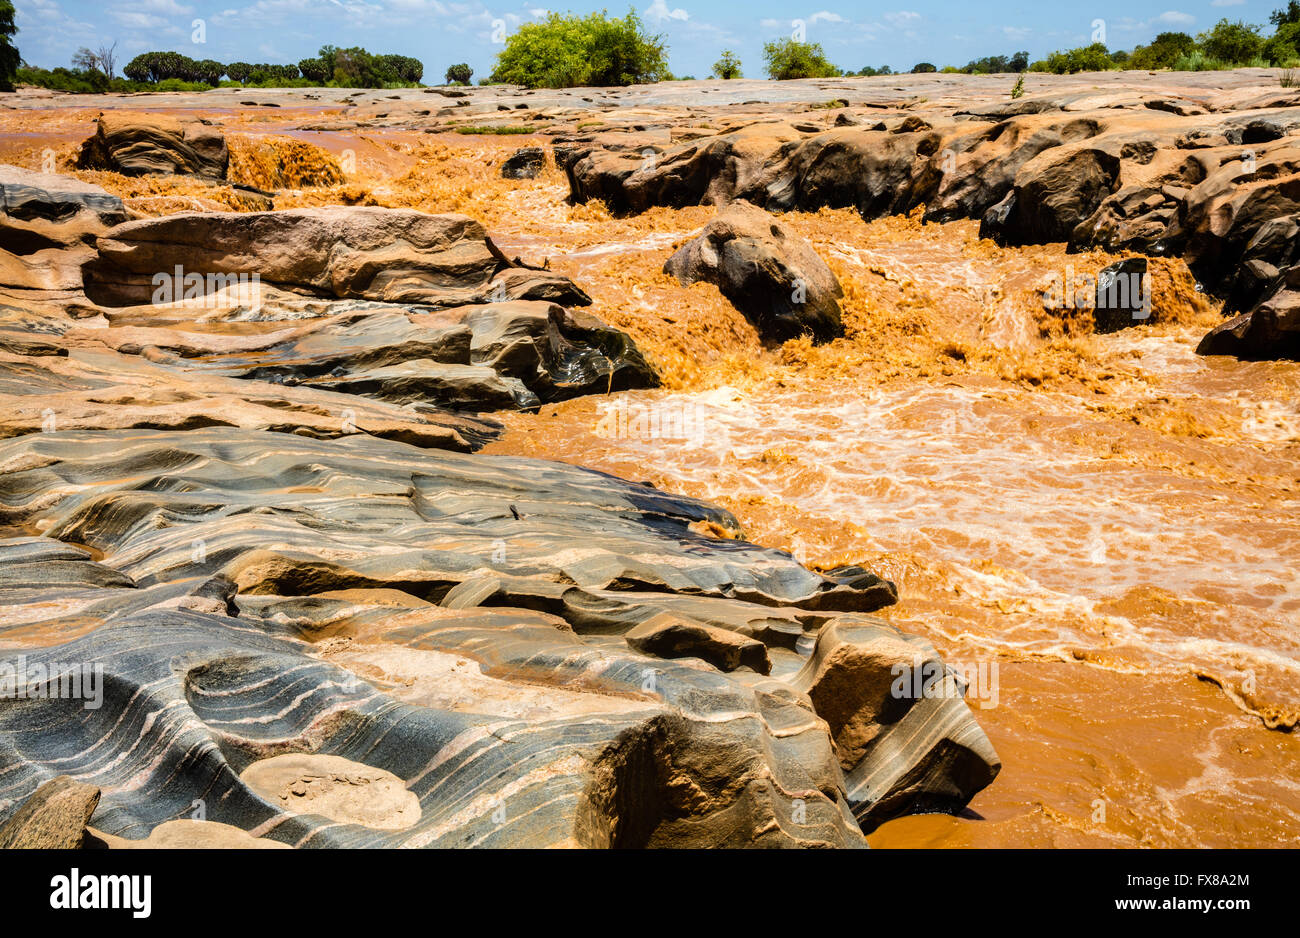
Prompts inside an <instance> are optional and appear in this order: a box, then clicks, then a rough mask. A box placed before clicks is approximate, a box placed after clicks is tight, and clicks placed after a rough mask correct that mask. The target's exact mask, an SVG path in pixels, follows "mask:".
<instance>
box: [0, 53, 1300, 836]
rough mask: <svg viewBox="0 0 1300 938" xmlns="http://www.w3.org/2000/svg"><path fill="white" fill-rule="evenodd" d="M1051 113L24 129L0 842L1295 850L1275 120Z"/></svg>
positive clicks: (735, 96)
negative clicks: (83, 689)
mask: <svg viewBox="0 0 1300 938" xmlns="http://www.w3.org/2000/svg"><path fill="white" fill-rule="evenodd" d="M1027 84H1028V85H1029V88H1028V93H1027V95H1026V97H1024V98H1022V99H1019V100H1018V101H1008V100H1007V98H1006V94H1005V89H1004V88H1002V87H1001V85H1000V84H998V83H997V82H996V81H994V80H993V79H992V78H991V77H988V76H963V75H911V76H902V77H898V76H895V77H890V78H888V79H883V78H882V79H865V78H864V79H845V80H822V81H811V80H810V81H796V82H781V83H763V82H745V81H733V82H727V83H725V84H723V83H705V82H700V83H691V82H687V83H673V86H672V87H669V86H665V85H660V86H651V87H644V88H641V87H634V88H630V89H620V90H617V91H613V90H594V91H593V90H591V89H570V90H568V91H555V92H552V91H538V92H525V91H522V90H518V89H512V88H508V87H490V88H478V89H469V90H467V92H466V93H465V97H464V98H462V99H459V100H460V101H462V102H467V103H457V102H456V101H452V100H444V99H443V98H442V97H441V96H439V95H436V94H433V93H432V90H430V89H425V90H409V91H401V92H394V93H392V94H391V95H390V94H389V93H387V92H385V93H378V92H363V93H352V94H347V93H345V92H336V91H333V90H327V91H322V92H312V93H311V94H310V95H307V94H305V93H304V92H302V91H301V90H292V89H290V90H283V91H257V92H253V91H240V92H237V94H238V96H239V99H238V100H236V98H235V97H234V95H235V94H236V92H227V91H224V90H216V91H213V92H210V93H207V94H202V95H191V94H172V95H154V96H152V97H151V98H150V99H149V101H148V105H149V110H148V111H146V110H145V109H144V108H142V106H141V102H140V100H139V99H133V98H129V97H114V96H111V95H110V96H102V97H100V98H96V99H94V100H91V99H88V98H77V97H75V96H42V95H40V94H37V93H35V92H23V93H20V95H19V96H18V97H17V98H16V99H15V101H14V102H13V106H12V107H11V109H9V110H6V111H4V112H3V113H0V161H2V162H3V163H5V164H7V165H5V166H4V167H0V189H2V190H3V205H0V209H3V213H4V214H3V215H2V216H0V233H2V234H3V242H2V243H0V284H2V286H0V399H3V404H4V407H3V412H2V414H0V692H3V697H2V698H0V843H16V844H27V845H44V846H55V845H60V844H81V843H83V842H94V841H98V842H101V843H104V844H107V845H109V846H111V847H131V846H140V845H145V846H154V845H174V844H188V845H213V846H217V845H255V846H274V847H283V846H294V847H308V846H367V845H370V846H381V845H389V846H392V845H405V846H470V845H488V846H550V845H559V846H616V847H617V846H743V845H751V844H756V845H775V846H808V845H834V846H861V845H863V844H868V843H869V844H870V845H872V846H886V847H890V846H1075V845H1077V846H1280V845H1290V846H1295V845H1300V782H1298V781H1297V774H1296V771H1295V767H1296V765H1297V764H1300V763H1298V762H1297V760H1298V759H1300V736H1297V733H1296V732H1295V729H1296V726H1297V723H1298V722H1300V597H1297V595H1296V584H1295V570H1296V567H1297V560H1298V559H1300V556H1298V554H1297V549H1296V544H1297V543H1298V542H1300V540H1298V539H1300V523H1297V521H1296V520H1295V519H1296V509H1297V508H1298V507H1300V469H1298V468H1297V467H1298V466H1300V363H1297V359H1300V274H1298V273H1297V272H1298V271H1300V257H1297V256H1296V255H1295V251H1296V250H1297V248H1296V247H1295V245H1296V244H1297V241H1296V238H1295V234H1296V231H1297V230H1300V229H1298V228H1297V225H1300V195H1297V192H1300V190H1298V189H1297V180H1300V119H1297V118H1296V116H1295V115H1296V113H1300V112H1297V111H1296V107H1297V106H1298V105H1300V93H1297V92H1294V91H1290V90H1286V89H1280V88H1278V87H1277V84H1276V81H1275V80H1274V79H1273V77H1272V74H1271V73H1268V72H1265V71H1264V70H1250V69H1242V70H1237V71H1234V72H1225V73H1173V74H1168V75H1161V76H1156V75H1154V73H1153V74H1152V75H1150V76H1147V75H1145V74H1142V73H1132V72H1125V73H1122V74H1121V73H1107V74H1105V75H1101V76H1097V75H1091V76H1076V77H1066V76H1037V75H1036V76H1034V77H1032V78H1031V79H1029V81H1028V82H1027ZM250 95H252V96H253V97H255V98H256V99H257V100H258V101H259V102H261V103H267V104H275V105H277V106H276V107H275V108H274V109H271V108H265V109H263V108H260V107H255V106H245V105H244V102H245V101H247V100H248V98H249V96H250ZM828 99H836V100H835V104H836V106H834V107H828V106H827V101H828ZM507 111H508V112H509V113H506V112H507ZM101 112H102V113H101ZM499 115H504V116H499ZM483 126H490V127H496V128H498V129H499V128H501V127H519V128H522V129H524V130H527V131H530V132H529V133H526V134H509V135H498V134H491V133H465V132H463V131H465V130H467V129H479V128H481V127H483ZM458 128H459V129H460V130H461V131H462V132H461V133H457V132H456V131H457V129H458ZM187 274H194V275H196V277H197V280H195V281H187V280H186V275H187ZM159 278H161V279H159ZM214 278H215V279H214ZM223 278H224V279H223ZM194 284H198V285H199V286H197V287H196V288H194V289H189V288H188V287H190V286H193V285H194ZM1115 284H1120V285H1121V286H1123V287H1124V289H1123V290H1119V291H1117V290H1115V289H1114V285H1115ZM160 289H161V291H162V292H160ZM1108 289H1109V290H1110V292H1109V293H1108V292H1107V290H1108ZM1116 296H1120V297H1121V299H1120V300H1118V301H1116V300H1115V299H1114V297H1116ZM6 666H7V667H9V670H7V671H6V670H5V667H6ZM79 669H98V670H94V671H92V672H88V673H93V674H94V675H96V676H97V677H96V681H95V683H96V687H97V694H98V695H99V696H100V697H101V698H102V699H101V700H100V701H99V704H98V705H97V706H95V707H94V708H92V709H87V707H86V706H85V701H84V700H82V699H80V698H81V697H82V696H84V695H78V694H73V693H64V692H62V691H61V690H60V687H61V686H69V685H70V681H68V680H64V681H63V683H62V684H60V683H59V676H60V675H62V677H63V678H67V677H69V675H72V674H76V673H80V671H79ZM33 674H36V675H38V676H37V677H33V676H32V675H33ZM41 674H43V675H44V676H43V677H40V676H39V675H41ZM6 676H8V678H6ZM20 676H21V677H20ZM99 676H102V678H101V677H99ZM6 679H8V680H9V684H5V681H6ZM10 684H11V685H13V691H14V692H13V693H8V692H7V691H5V690H4V689H5V688H6V687H8V686H9V685H10ZM20 685H21V693H20V692H19V687H20ZM195 805H200V806H201V808H200V809H196V808H195ZM42 812H44V813H42ZM47 816H58V817H70V818H71V820H69V821H67V822H66V824H65V825H64V827H65V828H66V829H64V830H60V831H59V832H58V836H55V835H54V834H51V832H50V825H49V823H48V821H41V819H42V818H47ZM60 837H61V838H62V839H59V838H60ZM24 838H26V839H24Z"/></svg>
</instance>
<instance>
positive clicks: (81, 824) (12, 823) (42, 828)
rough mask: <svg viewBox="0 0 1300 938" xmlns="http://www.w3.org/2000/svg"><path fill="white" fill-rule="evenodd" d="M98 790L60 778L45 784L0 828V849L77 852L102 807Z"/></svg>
mask: <svg viewBox="0 0 1300 938" xmlns="http://www.w3.org/2000/svg"><path fill="white" fill-rule="evenodd" d="M99 797H100V792H99V788H97V787H96V786H94V785H86V784H83V783H81V782H78V781H76V780H75V779H73V778H71V777H69V776H67V775H60V776H57V777H56V778H52V779H50V780H49V781H48V782H45V783H44V784H42V785H41V786H40V787H39V788H37V789H36V790H35V791H34V792H32V794H31V795H30V796H29V797H28V798H27V800H26V801H24V802H23V803H22V806H21V807H19V808H18V810H17V811H14V812H12V813H11V814H10V815H9V818H8V820H6V821H5V822H4V824H3V825H0V850H75V849H77V848H79V847H81V846H82V844H83V842H84V840H85V836H86V825H87V824H89V823H90V818H91V815H93V814H94V813H95V808H96V807H97V806H98V805H99Z"/></svg>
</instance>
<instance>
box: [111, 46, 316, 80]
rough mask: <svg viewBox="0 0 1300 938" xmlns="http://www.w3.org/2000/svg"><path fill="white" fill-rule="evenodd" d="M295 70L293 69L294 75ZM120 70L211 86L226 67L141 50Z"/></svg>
mask: <svg viewBox="0 0 1300 938" xmlns="http://www.w3.org/2000/svg"><path fill="white" fill-rule="evenodd" d="M275 67H277V68H278V67H280V66H275ZM290 67H292V66H290ZM297 71H298V70H297V69H296V68H295V69H294V74H295V77H296V75H297ZM122 72H123V74H125V75H126V77H127V78H129V79H131V80H132V81H139V82H151V83H157V82H161V81H166V80H167V79H169V78H174V79H177V80H178V81H181V82H184V83H186V84H202V85H206V86H208V87H209V88H211V87H215V86H216V85H217V83H218V82H220V81H221V76H222V75H224V74H225V73H226V67H225V66H224V65H222V64H221V63H220V62H217V61H215V60H213V59H204V60H202V61H200V62H196V61H195V60H194V59H192V58H190V57H189V56H188V55H181V53H179V52H141V53H140V54H139V55H137V56H136V57H135V58H133V59H132V60H131V61H130V62H128V63H127V64H126V68H124V69H122Z"/></svg>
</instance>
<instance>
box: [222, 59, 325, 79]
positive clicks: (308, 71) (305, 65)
mask: <svg viewBox="0 0 1300 938" xmlns="http://www.w3.org/2000/svg"><path fill="white" fill-rule="evenodd" d="M239 64H241V65H245V66H247V64H248V63H246V62H241V63H239ZM234 67H235V66H234V65H233V64H231V65H229V66H227V67H226V74H227V75H229V76H230V77H231V78H235V76H234V74H233V73H232V72H231V69H232V68H234ZM298 71H299V72H300V73H301V74H302V77H303V78H305V79H307V80H308V81H309V82H311V83H312V84H315V85H323V84H325V83H326V82H328V81H329V80H330V76H331V75H333V74H334V72H333V69H331V68H330V67H329V66H327V65H326V64H325V62H324V61H323V60H322V59H319V58H314V59H303V60H301V61H300V62H299V63H298ZM235 81H241V79H238V78H235Z"/></svg>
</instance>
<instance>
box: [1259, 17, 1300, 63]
mask: <svg viewBox="0 0 1300 938" xmlns="http://www.w3.org/2000/svg"><path fill="white" fill-rule="evenodd" d="M1264 58H1266V59H1268V60H1269V61H1270V62H1273V63H1274V64H1276V65H1286V64H1287V63H1289V62H1291V61H1293V60H1295V59H1297V58H1300V23H1296V22H1286V23H1280V24H1278V27H1277V31H1276V32H1274V33H1273V35H1272V36H1270V37H1269V39H1268V40H1267V41H1266V42H1265V43H1264Z"/></svg>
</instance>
